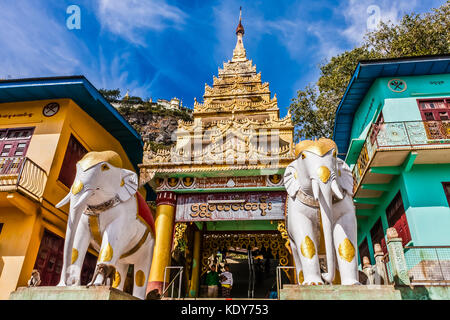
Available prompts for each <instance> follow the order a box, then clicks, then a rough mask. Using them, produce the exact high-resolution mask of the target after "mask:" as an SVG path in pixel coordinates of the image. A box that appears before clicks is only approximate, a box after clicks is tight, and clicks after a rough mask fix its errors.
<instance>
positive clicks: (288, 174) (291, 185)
mask: <svg viewBox="0 0 450 320" xmlns="http://www.w3.org/2000/svg"><path fill="white" fill-rule="evenodd" d="M295 161H297V160H295ZM295 161H294V162H292V163H291V164H290V165H288V166H287V168H286V171H284V176H283V179H284V187H285V188H286V191H287V193H288V194H289V195H290V196H291V197H295V195H296V194H297V192H298V190H299V189H300V183H299V181H298V174H299V173H298V172H297V168H296V166H295Z"/></svg>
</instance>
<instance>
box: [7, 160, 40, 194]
mask: <svg viewBox="0 0 450 320" xmlns="http://www.w3.org/2000/svg"><path fill="white" fill-rule="evenodd" d="M46 182H47V173H46V172H45V170H44V169H42V168H41V167H40V166H38V165H37V164H36V163H34V162H33V161H32V160H31V159H29V158H27V157H1V158H0V192H14V191H20V192H22V193H24V194H26V195H28V196H30V197H31V198H33V199H34V200H37V201H41V200H42V195H43V193H44V188H45V184H46Z"/></svg>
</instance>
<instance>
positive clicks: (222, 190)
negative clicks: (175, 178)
mask: <svg viewBox="0 0 450 320" xmlns="http://www.w3.org/2000/svg"><path fill="white" fill-rule="evenodd" d="M285 190H286V189H285V188H284V187H283V186H281V187H253V188H215V189H177V190H170V191H173V192H175V193H214V192H241V191H285Z"/></svg>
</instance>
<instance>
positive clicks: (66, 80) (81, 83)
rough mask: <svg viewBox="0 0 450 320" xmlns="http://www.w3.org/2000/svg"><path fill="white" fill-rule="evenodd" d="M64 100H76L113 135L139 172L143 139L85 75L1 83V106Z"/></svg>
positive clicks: (2, 81)
mask: <svg viewBox="0 0 450 320" xmlns="http://www.w3.org/2000/svg"><path fill="white" fill-rule="evenodd" d="M65 98H68V99H72V100H73V101H75V103H77V104H78V105H79V106H80V107H81V108H82V109H83V110H84V111H85V112H86V113H87V114H89V115H90V116H91V117H92V118H94V119H95V120H96V121H97V122H98V123H99V124H100V125H101V126H102V127H104V128H105V129H106V130H107V131H108V132H109V133H110V134H111V135H112V136H114V137H115V138H116V139H117V140H118V141H119V142H120V144H121V145H122V147H123V148H124V150H125V152H126V154H127V155H128V158H129V159H130V161H131V163H132V164H133V166H134V167H135V169H136V170H137V171H139V168H138V164H139V163H141V162H142V156H143V144H144V143H143V141H142V138H141V136H140V135H139V133H137V132H136V130H134V129H133V127H132V126H131V125H130V124H129V123H128V122H127V121H126V120H125V119H124V118H123V117H122V115H120V113H119V112H118V111H117V110H116V109H115V108H114V107H113V106H112V105H111V104H109V102H108V101H106V100H105V98H104V97H103V96H102V95H101V94H100V93H99V92H98V91H97V89H96V88H95V87H94V86H93V85H92V84H91V83H90V82H89V81H88V80H87V79H86V78H85V77H84V76H69V77H49V78H29V79H8V80H0V103H5V102H20V101H34V100H47V99H65Z"/></svg>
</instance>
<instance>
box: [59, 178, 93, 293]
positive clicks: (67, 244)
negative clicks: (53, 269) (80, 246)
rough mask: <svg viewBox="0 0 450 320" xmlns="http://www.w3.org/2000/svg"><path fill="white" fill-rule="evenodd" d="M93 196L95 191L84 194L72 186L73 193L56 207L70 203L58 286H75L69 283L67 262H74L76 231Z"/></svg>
mask: <svg viewBox="0 0 450 320" xmlns="http://www.w3.org/2000/svg"><path fill="white" fill-rule="evenodd" d="M75 181H79V180H75ZM78 183H79V182H78ZM78 188H79V187H78ZM92 194H93V190H85V191H84V192H81V190H77V189H76V186H75V187H74V186H72V188H71V191H70V192H69V193H68V194H67V196H66V197H65V198H64V199H63V200H61V201H60V202H59V203H58V204H57V205H56V207H57V208H60V207H62V206H63V205H65V204H67V202H69V201H70V209H69V217H68V223H67V230H66V240H65V241H64V253H63V266H62V270H61V279H60V281H59V283H58V286H66V285H72V284H74V283H68V280H69V279H68V278H67V262H68V261H71V260H72V248H73V242H74V238H75V230H77V228H78V224H79V222H80V218H81V215H82V214H83V212H84V210H85V209H86V206H87V201H88V200H89V198H90V197H91V195H92Z"/></svg>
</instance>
